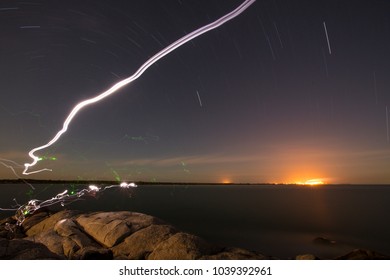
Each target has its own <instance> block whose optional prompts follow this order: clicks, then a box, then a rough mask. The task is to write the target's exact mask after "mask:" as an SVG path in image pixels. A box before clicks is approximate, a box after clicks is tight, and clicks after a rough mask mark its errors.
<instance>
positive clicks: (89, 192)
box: [0, 182, 137, 226]
mask: <svg viewBox="0 0 390 280" xmlns="http://www.w3.org/2000/svg"><path fill="white" fill-rule="evenodd" d="M136 187H137V185H136V184H135V183H126V182H122V183H121V184H119V185H111V186H106V187H102V188H100V187H98V186H95V185H90V186H88V188H84V189H82V190H80V191H73V190H72V191H68V190H64V191H63V192H61V193H59V194H57V195H56V196H54V197H52V198H50V199H47V200H43V201H41V200H37V199H32V200H30V201H28V202H27V203H26V204H23V205H18V206H17V208H10V209H6V208H0V211H16V214H15V218H16V220H17V223H16V225H17V226H20V225H22V224H23V222H24V220H25V219H26V217H27V216H28V215H32V214H34V212H35V211H37V210H39V209H41V208H44V207H49V206H52V205H55V204H60V205H61V206H65V205H67V204H69V203H72V202H75V201H77V200H80V199H81V198H82V197H85V196H95V195H96V194H97V193H102V192H104V191H106V190H108V189H112V188H121V189H130V188H136Z"/></svg>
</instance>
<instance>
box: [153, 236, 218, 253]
mask: <svg viewBox="0 0 390 280" xmlns="http://www.w3.org/2000/svg"><path fill="white" fill-rule="evenodd" d="M217 251H218V248H217V247H216V246H213V245H211V244H209V243H207V242H206V241H204V240H203V239H202V238H200V237H197V236H195V235H192V234H188V233H184V232H179V233H176V234H175V235H173V236H171V237H170V238H168V239H167V240H165V241H163V242H161V243H160V244H158V245H157V247H156V248H155V249H154V250H153V252H152V253H151V254H150V255H149V256H148V259H150V260H195V259H199V258H201V257H202V256H203V255H212V254H214V253H216V252H217Z"/></svg>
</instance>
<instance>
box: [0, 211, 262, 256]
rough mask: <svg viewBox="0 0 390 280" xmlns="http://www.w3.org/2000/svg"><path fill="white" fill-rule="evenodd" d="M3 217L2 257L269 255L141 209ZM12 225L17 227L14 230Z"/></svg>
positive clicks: (1, 234) (0, 240) (0, 242)
mask: <svg viewBox="0 0 390 280" xmlns="http://www.w3.org/2000/svg"><path fill="white" fill-rule="evenodd" d="M15 222H16V221H15V220H14V219H12V218H8V219H5V220H3V221H1V222H0V259H93V260H96V259H141V260H142V259H151V260H178V259H180V260H193V259H258V260H262V259H267V258H266V257H265V256H263V255H261V254H258V253H254V252H250V251H248V250H244V249H239V248H224V247H221V246H216V245H213V244H210V243H209V242H207V241H205V240H203V239H202V238H200V237H198V236H195V235H192V234H189V233H186V232H181V231H179V230H178V229H176V228H174V227H173V226H171V225H169V224H167V223H165V222H164V221H162V220H160V219H158V218H156V217H152V216H149V215H145V214H141V213H135V212H125V211H124V212H95V213H80V212H77V211H69V210H64V211H61V212H57V213H54V214H53V213H48V212H40V213H37V214H36V215H33V216H31V217H28V218H27V219H26V220H25V222H24V223H23V225H22V226H21V227H16V226H15ZM9 228H13V230H12V231H10V230H9Z"/></svg>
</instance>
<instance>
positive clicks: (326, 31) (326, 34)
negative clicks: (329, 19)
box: [323, 21, 332, 54]
mask: <svg viewBox="0 0 390 280" xmlns="http://www.w3.org/2000/svg"><path fill="white" fill-rule="evenodd" d="M323 24H324V30H325V36H326V41H327V42H328V50H329V54H332V50H331V48H330V42H329V36H328V30H327V28H326V23H325V21H324V22H323Z"/></svg>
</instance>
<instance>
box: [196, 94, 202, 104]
mask: <svg viewBox="0 0 390 280" xmlns="http://www.w3.org/2000/svg"><path fill="white" fill-rule="evenodd" d="M196 94H197V95H198V100H199V105H200V107H203V105H202V100H201V99H200V95H199V91H196Z"/></svg>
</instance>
